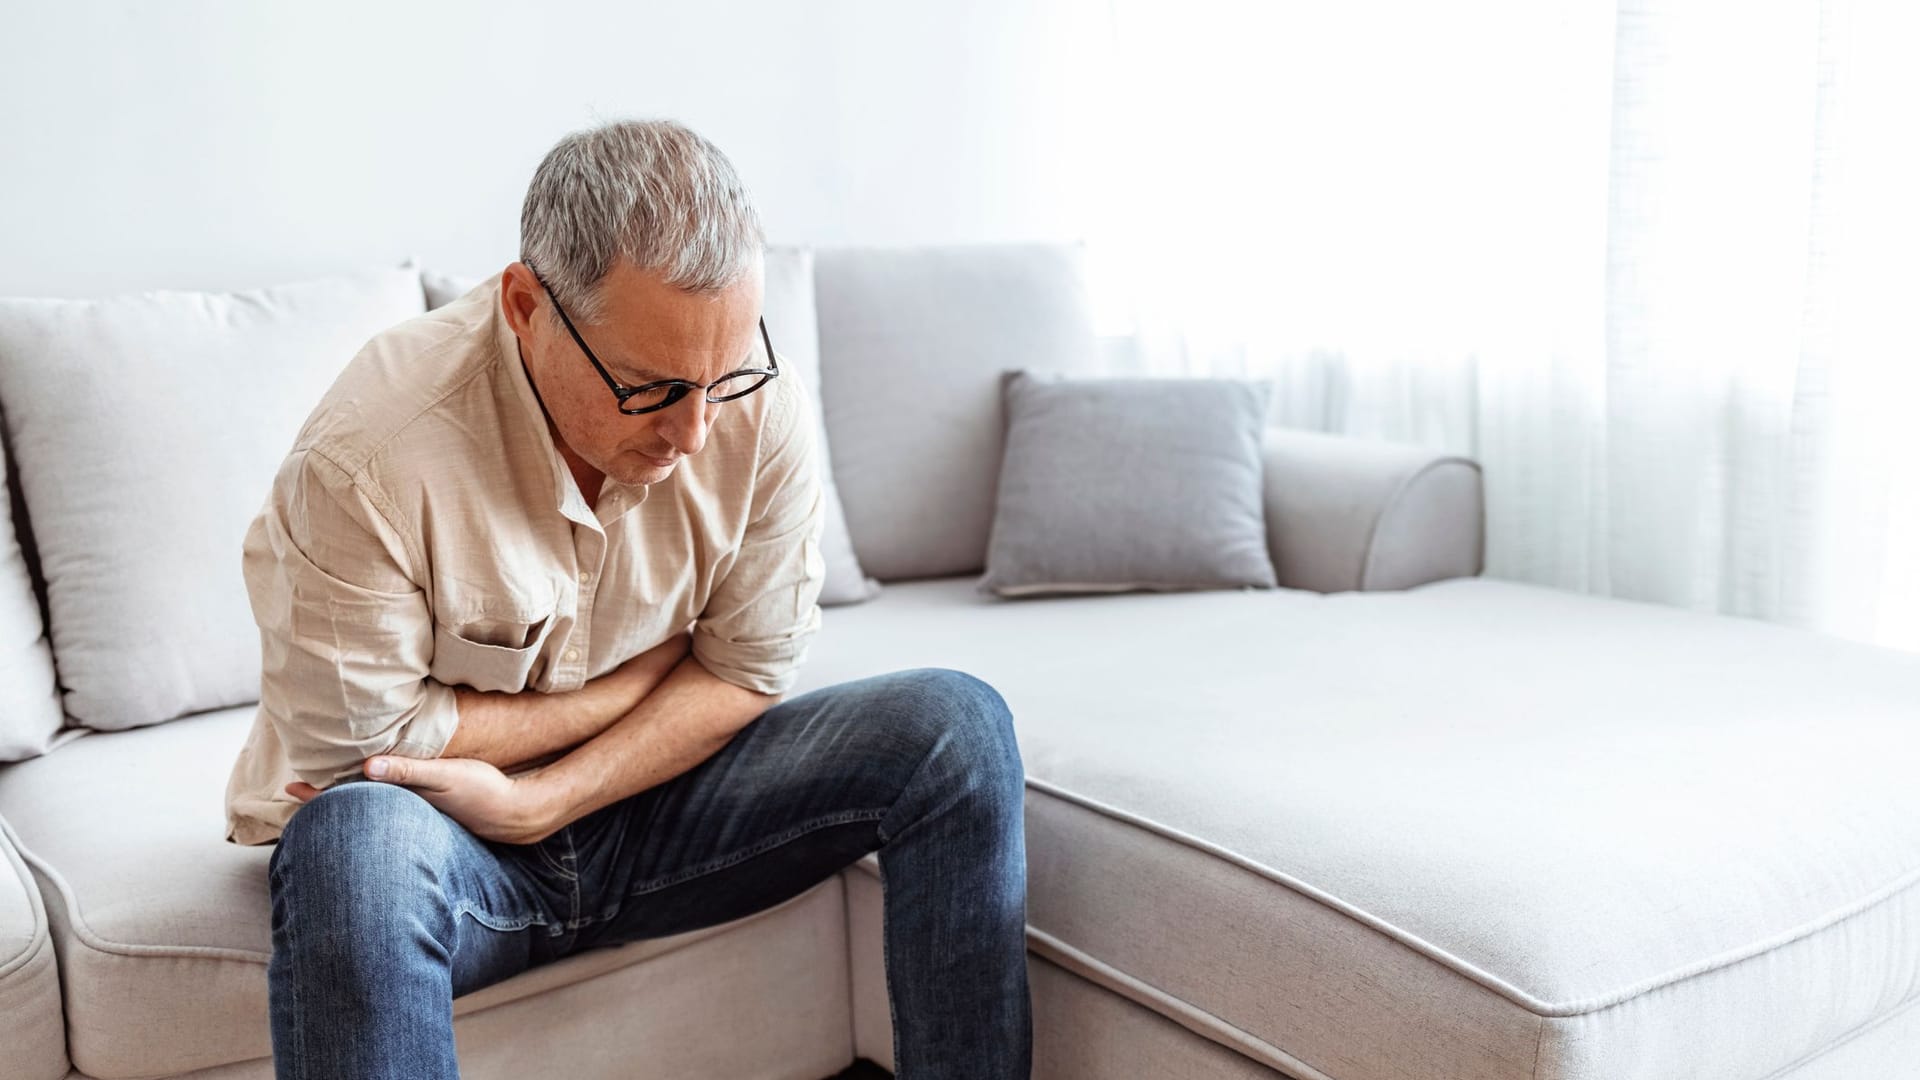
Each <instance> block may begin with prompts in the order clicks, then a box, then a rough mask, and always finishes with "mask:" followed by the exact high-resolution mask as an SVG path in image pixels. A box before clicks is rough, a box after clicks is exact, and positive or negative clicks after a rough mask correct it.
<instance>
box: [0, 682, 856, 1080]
mask: <svg viewBox="0 0 1920 1080" xmlns="http://www.w3.org/2000/svg"><path fill="white" fill-rule="evenodd" d="M252 712H253V709H252V708H251V707H244V708H238V709H225V710H221V711H218V712H212V713H207V714H204V715H201V716H192V717H187V718H184V719H181V720H178V721H175V722H173V723H171V724H163V725H160V726H157V727H148V728H143V729H140V730H136V731H127V732H117V733H96V734H89V735H86V736H84V737H82V738H79V739H76V740H74V741H73V742H72V743H71V744H69V745H66V746H63V747H61V748H60V749H59V750H58V751H57V752H55V753H52V754H49V755H47V756H45V757H42V758H37V759H35V760H33V761H27V762H22V763H20V764H18V765H13V766H9V767H8V768H6V769H4V770H0V817H4V818H5V819H6V820H7V821H8V822H10V823H11V824H12V826H13V827H14V829H15V831H16V833H17V835H18V837H19V847H20V850H21V851H22V852H23V853H25V854H26V855H27V856H28V857H29V858H30V859H32V860H33V862H34V863H35V865H36V866H37V867H38V868H39V870H40V874H41V878H42V889H43V891H44V892H45V893H46V895H47V898H48V906H47V913H48V915H49V916H50V921H51V926H52V935H53V938H54V941H55V944H56V945H57V946H58V950H59V956H60V968H61V972H62V980H63V982H64V984H65V987H66V1027H67V1036H66V1037H67V1043H68V1045H69V1047H70V1048H71V1052H72V1056H73V1063H74V1065H75V1067H77V1068H79V1069H80V1070H81V1071H83V1072H85V1073H87V1074H88V1075H89V1076H92V1077H97V1078H100V1080H120V1078H128V1077H144V1076H154V1075H172V1074H173V1073H176V1072H186V1071H189V1070H192V1069H202V1068H211V1067H214V1066H219V1065H223V1064H226V1063H229V1062H237V1061H246V1060H249V1059H254V1058H259V1057H261V1056H263V1055H266V1054H268V1053H270V1052H271V1044H270V1040H269V1038H268V1030H267V968H266V964H267V958H268V955H269V953H270V951H271V948H272V937H271V924H270V921H269V917H270V911H269V906H268V895H267V860H268V858H269V857H270V856H271V855H272V852H273V849H272V847H270V846H259V847H242V846H239V845H236V844H229V843H226V842H224V841H223V840H222V839H221V836H222V834H223V831H224V816H223V809H222V804H221V791H222V788H223V786H224V783H225V780H226V771H227V766H228V764H229V763H230V762H231V761H232V760H233V754H234V750H235V748H236V747H238V746H239V745H240V743H241V742H242V741H243V740H244V739H245V738H246V734H247V724H248V722H249V721H250V720H251V716H252ZM5 865H6V864H5V862H4V859H0V879H3V878H4V868H5ZM822 888H823V889H824V891H826V892H829V893H831V894H832V895H831V897H830V898H822V897H820V896H815V895H813V894H811V893H810V894H806V895H809V896H813V899H812V900H807V899H804V898H802V897H796V898H795V899H793V900H790V901H787V904H788V905H793V906H794V909H795V910H787V909H785V908H784V907H783V909H782V912H783V913H781V914H776V913H775V910H774V909H769V910H768V911H766V912H761V913H758V914H756V915H752V916H748V917H747V918H746V919H742V920H735V921H734V922H732V923H725V924H722V925H720V926H715V927H709V928H707V929H704V930H697V931H694V932H692V933H688V934H679V935H675V936H673V937H665V938H657V939H654V940H650V941H642V942H635V943H632V944H629V945H625V946H621V947H619V948H610V949H592V950H587V951H585V952H582V953H579V954H577V955H574V956H571V957H568V958H567V959H565V960H562V961H559V962H558V963H555V964H551V965H547V966H545V967H541V968H536V969H534V970H532V971H528V972H525V973H523V974H521V975H518V976H515V977H513V978H511V979H508V980H506V981H504V982H501V983H497V984H495V985H493V986H490V987H487V988H484V989H482V990H479V991H476V992H474V993H472V994H469V995H467V996H465V997H462V998H460V999H458V1000H457V1001H456V1002H455V1003H454V1012H455V1014H456V1015H457V1016H466V1015H468V1014H470V1013H473V1012H477V1011H481V1010H485V1009H488V1008H490V1007H492V1006H495V1005H499V1004H502V1003H504V1002H508V1001H516V1000H519V999H523V998H527V997H529V996H531V995H536V994H541V993H544V992H546V991H549V990H554V989H556V988H560V987H569V986H575V985H577V984H580V983H585V982H587V981H588V980H591V979H594V978H596V977H597V976H600V975H604V974H607V973H609V972H612V971H615V970H618V969H621V968H625V967H628V966H630V965H635V964H640V963H643V962H647V961H649V960H651V959H652V958H654V957H658V956H663V955H665V954H667V953H671V952H674V951H676V950H678V949H680V948H681V947H682V946H685V945H689V944H692V943H694V942H703V941H705V940H706V939H707V938H710V937H718V936H720V935H724V934H728V933H730V932H732V931H733V930H734V929H735V928H738V927H740V926H742V925H743V924H745V923H748V922H753V921H755V920H759V919H762V918H763V917H764V918H771V919H775V920H779V919H784V918H788V917H792V918H794V919H799V920H801V921H802V923H803V924H804V925H805V926H807V927H811V926H812V924H813V923H814V922H815V921H817V919H816V916H817V915H818V914H819V913H818V912H817V911H815V912H812V913H810V914H802V913H801V912H799V911H798V910H797V909H798V908H799V907H802V906H806V905H810V904H817V903H820V902H825V903H828V904H829V905H830V907H831V915H832V922H833V926H834V928H836V930H838V929H843V928H844V914H843V908H842V901H841V899H840V896H841V894H840V892H839V885H838V882H837V879H830V880H829V882H828V883H827V884H826V885H824V886H823V887H822ZM4 891H5V885H4V884H3V883H0V894H3V893H4ZM7 903H8V902H7V901H6V900H5V899H4V896H0V952H4V951H6V945H5V935H6V931H5V930H4V927H6V926H9V925H14V923H12V922H10V921H9V920H10V919H13V918H14V917H13V916H9V915H8V914H7V911H8V907H7ZM806 932H808V933H812V932H813V931H812V930H811V929H809V930H807V931H806ZM815 944H816V945H818V946H819V947H818V948H813V947H812V946H809V949H808V952H809V955H811V956H812V959H811V961H810V963H811V965H812V966H813V967H814V968H817V969H819V970H818V971H817V972H816V975H817V981H816V982H815V983H814V984H813V985H812V986H810V987H808V988H806V992H807V993H809V994H811V993H816V992H817V993H822V994H827V995H829V996H830V999H831V1000H833V1001H835V1002H837V1004H835V1005H834V1012H833V1015H834V1016H837V1017H840V1018H841V1019H840V1021H839V1025H840V1027H839V1030H840V1031H841V1032H843V1033H844V1031H845V1020H844V1017H845V1014H846V1009H845V1004H844V1003H845V1000H846V985H845V971H844V965H842V966H840V967H837V968H831V969H829V968H826V967H824V966H823V963H824V962H823V960H822V959H821V957H823V956H824V957H829V958H836V959H837V958H841V957H844V952H845V944H844V939H843V938H835V939H833V940H831V941H816V942H815ZM747 952H749V953H750V952H751V950H747ZM733 953H734V954H735V955H734V957H733V959H732V960H730V961H729V962H728V963H727V965H726V966H725V967H724V969H716V970H714V971H713V972H712V973H711V975H712V980H715V981H720V982H725V981H727V980H735V979H744V980H748V981H752V980H754V979H755V978H756V975H755V969H754V967H753V964H752V962H751V956H750V955H740V953H741V950H733ZM50 970H51V968H50V965H49V971H50ZM4 971H5V963H4V961H0V972H4ZM688 977H689V976H682V978H683V979H685V978H688ZM768 977H769V978H773V977H775V973H769V974H768ZM47 978H49V979H50V976H47ZM779 978H780V979H781V980H783V982H782V983H781V985H782V986H783V987H785V988H786V989H788V990H789V991H791V990H792V989H793V987H792V985H791V984H792V982H793V977H792V976H789V975H780V976H779ZM6 985H7V984H6V982H5V977H4V975H0V1003H4V1002H5V1001H6V1000H8V999H7V998H6V997H5V996H4V995H5V994H6V992H7V991H6ZM46 985H51V983H50V982H48V983H46V984H44V985H43V986H42V988H41V990H40V993H42V994H43V995H44V994H45V993H46V989H45V986H46ZM695 989H696V988H693V987H688V988H686V990H687V993H688V994H689V995H692V996H693V998H694V999H710V997H711V995H709V994H708V990H709V989H710V987H707V986H704V985H703V986H700V987H698V988H697V990H698V993H697V994H695V993H694V990H695ZM579 996H580V995H578V994H575V995H573V998H574V999H577V998H578V997H579ZM37 1000H42V1001H44V1000H51V1001H53V1002H54V1004H55V1006H56V1008H55V1010H54V1017H55V1019H56V1021H57V1019H58V1016H59V1011H58V1008H57V1005H58V1001H59V999H58V997H57V996H54V997H52V998H50V999H49V998H46V997H44V996H43V997H42V998H40V999H37ZM556 1000H557V999H556ZM576 1004H577V1000H576ZM710 1007H711V1006H709V1008H710ZM553 1008H560V1006H558V1005H556V1006H553ZM4 1015H5V1017H6V1020H5V1021H4V1022H0V1032H4V1031H5V1030H6V1028H5V1026H4V1024H5V1023H8V1022H12V1020H13V1015H12V1013H11V1012H7V1013H5V1014H4ZM793 1015H794V1017H805V1016H807V1015H808V1013H807V1010H805V1009H800V1010H796V1012H795V1013H794V1014H793ZM28 1019H30V1017H27V1016H25V1015H23V1016H22V1022H23V1023H25V1022H26V1021H27V1020H28ZM636 1022H638V1021H636ZM650 1022H651V1021H648V1023H650ZM782 1026H783V1027H784V1028H785V1029H786V1032H787V1033H788V1034H791V1032H792V1028H793V1025H791V1024H784V1023H783V1025H782ZM468 1027H469V1030H471V1025H469V1026H468ZM493 1041H494V1042H499V1041H500V1040H497V1039H496V1040H493ZM607 1041H608V1043H609V1044H610V1045H612V1044H616V1043H617V1040H614V1039H609V1040H607ZM6 1045H9V1046H10V1045H11V1044H10V1043H8V1044H6ZM756 1045H757V1042H756ZM806 1052H807V1053H809V1054H811V1053H813V1051H812V1050H811V1049H808V1050H807V1051H806ZM571 1056H576V1057H577V1056H578V1055H571ZM675 1056H676V1057H677V1058H682V1059H684V1058H686V1057H688V1055H687V1054H685V1053H677V1054H676V1055H675ZM693 1056H694V1057H699V1056H700V1055H693ZM710 1057H711V1060H722V1059H724V1058H725V1057H726V1055H724V1054H714V1055H710ZM0 1074H5V1070H4V1069H0ZM6 1075H10V1074H6Z"/></svg>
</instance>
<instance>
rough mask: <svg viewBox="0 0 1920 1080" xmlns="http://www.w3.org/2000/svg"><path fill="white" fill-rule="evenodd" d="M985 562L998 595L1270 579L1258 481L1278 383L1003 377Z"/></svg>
mask: <svg viewBox="0 0 1920 1080" xmlns="http://www.w3.org/2000/svg"><path fill="white" fill-rule="evenodd" d="M1001 387H1002V393H1003V394H1004V396H1005V400H1006V412H1007V442H1006V453H1005V456H1004V457H1003V458H1002V460H1001V468H1000V487H999V494H998V500H997V506H996V508H995V511H994V519H993V532H992V536H991V539H990V540H989V541H988V546H987V572H986V576H985V577H983V578H981V580H980V583H979V588H980V590H981V591H983V592H992V593H997V594H999V595H1001V596H1029V595H1036V594H1042V593H1076V592H1123V591H1128V590H1135V589H1160V590H1171V589H1218V588H1236V587H1240V586H1248V585H1257V586H1261V587H1267V588H1270V587H1273V586H1274V585H1275V584H1277V582H1276V580H1275V578H1274V572H1273V561H1272V559H1271V558H1270V557H1269V556H1268V554H1267V530H1266V515H1265V511H1264V503H1263V500H1262V490H1261V454H1260V443H1261V432H1262V430H1263V429H1264V427H1265V424H1266V416H1267V404H1268V401H1269V399H1270V398H1271V396H1272V392H1273V388H1272V385H1271V384H1270V383H1265V382H1248V381H1241V380H1229V379H1182V378H1070V377H1062V376H1059V375H1048V374H1037V373H1033V372H1026V371H1015V372H1009V373H1007V374H1006V375H1005V376H1003V377H1002V383H1001Z"/></svg>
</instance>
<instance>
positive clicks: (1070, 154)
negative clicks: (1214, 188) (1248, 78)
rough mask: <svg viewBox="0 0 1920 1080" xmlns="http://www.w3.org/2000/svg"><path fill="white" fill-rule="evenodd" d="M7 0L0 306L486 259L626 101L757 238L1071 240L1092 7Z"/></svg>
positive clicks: (1053, 0) (467, 267)
mask: <svg viewBox="0 0 1920 1080" xmlns="http://www.w3.org/2000/svg"><path fill="white" fill-rule="evenodd" d="M0 5H3V6H0V295H64V296H79V295H97V294H100V293H105V292H113V291H120V290H125V289H137V288H153V287H177V288H231V287H243V286H248V285H254V284H264V283H268V282H272V281H279V280H286V279H291V278H298V277H302V276H308V275H313V274H317V273H326V272H330V271H335V270H340V269H345V268H349V267H354V266H361V265H366V264H369V263H392V262H395V261H398V260H399V259H401V258H403V257H405V256H407V255H409V254H411V255H414V256H417V257H418V258H419V259H420V261H421V262H422V264H423V265H426V266H429V267H434V268H439V269H445V270H448V271H453V272H462V273H481V272H488V271H491V270H494V269H497V268H498V267H499V266H501V265H504V263H505V262H506V261H507V260H509V259H511V258H512V257H513V256H514V253H515V251H516V248H517V237H518V215H519V204H520V196H521V194H522V192H523V191H524V188H525V184H526V181H527V178H528V176H529V175H530V174H531V173H532V170H533V167H534V165H535V164H536V163H537V162H538V161H539V158H540V156H541V155H542V154H543V153H544V152H545V150H546V149H547V147H548V146H550V145H551V144H552V143H553V141H554V140H555V139H556V138H558V137H559V136H560V135H561V134H563V133H564V132H566V131H567V130H569V129H571V128H574V127H578V126H580V125H582V124H585V123H589V122H592V121H593V120H595V119H600V118H612V117H621V116H635V115H638V116H671V117H675V118H677V119H680V120H683V121H685V122H687V123H689V124H691V125H692V126H694V127H695V128H696V129H698V130H700V131H701V132H703V133H704V134H706V135H707V136H708V137H710V138H712V139H713V140H714V141H715V142H717V143H718V144H719V145H720V146H721V147H722V148H723V149H724V150H726V152H727V153H728V154H729V156H731V157H732V158H733V160H734V163H735V165H736V166H738V167H739V169H740V170H741V172H742V173H743V175H744V176H745V178H746V180H747V183H748V184H749V186H751V187H752V189H753V190H754V192H755V195H756V198H757V200H758V202H759V205H760V208H761V212H762V215H763V217H764V218H765V220H766V223H767V229H768V234H769V238H770V239H771V240H773V241H774V242H776V243H806V244H821V245H825V244H846V243H881V244H891V243H924V242H968V241H990V240H1028V239H1075V238H1078V237H1079V236H1081V234H1082V231H1083V223H1082V221H1081V220H1080V215H1079V212H1078V208H1077V207H1076V204H1075V200H1074V197H1073V194H1072V193H1073V191H1074V190H1075V185H1076V184H1077V183H1079V182H1080V181H1079V178H1078V177H1077V176H1076V175H1075V170H1076V169H1077V168H1078V167H1079V166H1078V165H1077V164H1076V163H1077V162H1080V161H1084V160H1086V155H1085V154H1084V153H1083V152H1082V148H1081V146H1080V145H1079V139H1080V137H1081V136H1080V134H1079V133H1080V131H1081V130H1082V126H1081V125H1079V124H1077V123H1076V122H1075V117H1076V116H1077V115H1078V113H1077V111H1076V110H1077V109H1079V108H1080V107H1081V102H1080V100H1079V97H1080V95H1081V94H1082V87H1083V86H1084V85H1085V80H1084V79H1083V78H1082V75H1081V72H1082V70H1083V66H1082V61H1083V59H1084V49H1085V46H1084V45H1083V44H1082V42H1084V41H1085V40H1086V34H1085V31H1086V29H1087V25H1088V24H1087V20H1089V19H1092V20H1094V21H1095V22H1097V21H1098V18H1099V14H1098V8H1099V6H1100V5H1099V4H1098V3H1097V2H1095V0H1050V2H1047V3H1036V2H1033V0H1026V2H1022V0H979V2H967V3H893V2H882V0H826V2H818V0H809V2H805V3H801V2H782V0H751V2H730V3H692V2H681V3H671V4H668V3H657V2H637V3H636V2H629V3H617V2H591V0H565V2H548V3H538V4H528V3H504V2H499V0H466V2H461V3H444V2H432V3H427V2H413V0H388V2H385V3H368V2H364V0H352V2H345V3H327V4H293V3H279V2H257V3H242V2H240V0H229V2H220V0H169V2H165V3H161V2H144V3H142V2H105V0H60V2H53V0H41V2H39V3H32V4H28V3H21V2H17V0H0Z"/></svg>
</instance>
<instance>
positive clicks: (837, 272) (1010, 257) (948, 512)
mask: <svg viewBox="0 0 1920 1080" xmlns="http://www.w3.org/2000/svg"><path fill="white" fill-rule="evenodd" d="M1081 265H1082V259H1081V253H1080V250H1079V249H1078V248H1077V247H1069V246H1049V245H978V246H965V247H922V248H896V249H883V248H838V249H821V250H820V251H818V252H816V253H815V257H814V298H815V303H816V305H817V308H818V314H819V320H818V321H819V327H820V365H821V374H820V377H821V389H820V395H821V400H822V402H823V403H824V405H825V409H826V421H827V441H828V442H829V443H830V444H831V446H832V453H833V471H834V477H835V479H836V480H837V481H838V484H839V487H840V498H841V502H842V504H843V505H844V506H845V508H846V516H847V525H848V528H849V530H850V531H851V532H852V534H853V546H854V549H855V551H856V552H857V553H858V555H859V557H860V564H861V566H863V567H864V568H865V569H866V572H867V573H868V574H871V575H873V576H874V577H876V578H879V579H880V580H881V581H889V580H901V579H906V578H925V577H943V576H948V575H954V574H968V573H977V572H979V571H980V570H981V569H982V568H984V567H985V566H986V556H987V537H988V533H989V532H990V531H991V529H992V526H993V506H994V496H995V489H996V487H997V484H998V479H999V475H1000V457H1001V445H1002V443H1003V441H1004V439H1005V429H1006V424H1005V418H1004V415H1003V410H1002V406H1001V396H1000V393H1001V392H1000V373H1001V372H1003V371H1008V370H1013V369H1019V368H1027V369H1037V370H1046V371H1089V370H1091V369H1092V368H1093V366H1094V364H1095V361H1096V350H1095V339H1094V334H1093V322H1092V317H1091V314H1090V311H1089V308H1088V304H1087V292H1086V286H1085V281H1084V276H1083V274H1082V270H1081Z"/></svg>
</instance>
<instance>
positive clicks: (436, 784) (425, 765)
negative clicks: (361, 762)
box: [364, 756, 447, 791]
mask: <svg viewBox="0 0 1920 1080" xmlns="http://www.w3.org/2000/svg"><path fill="white" fill-rule="evenodd" d="M364 771H365V772H366V774H367V776H368V777H369V778H370V779H374V780H380V781H384V782H385V783H389V784H405V785H406V786H407V787H410V788H421V789H424V790H427V791H443V790H445V789H446V786H447V785H446V779H447V776H446V763H445V762H443V761H440V760H439V759H438V758H410V757H393V756H383V757H370V758H368V759H367V763H366V766H365V768H364Z"/></svg>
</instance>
